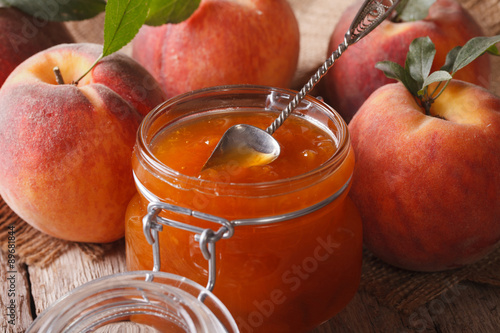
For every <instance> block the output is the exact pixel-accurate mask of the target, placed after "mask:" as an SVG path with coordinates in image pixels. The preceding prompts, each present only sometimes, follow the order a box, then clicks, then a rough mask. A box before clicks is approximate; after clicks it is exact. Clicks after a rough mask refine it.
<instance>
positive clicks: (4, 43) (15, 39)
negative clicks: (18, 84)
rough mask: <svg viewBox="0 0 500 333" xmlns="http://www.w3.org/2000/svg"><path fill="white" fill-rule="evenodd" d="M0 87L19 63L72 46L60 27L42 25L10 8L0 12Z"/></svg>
mask: <svg viewBox="0 0 500 333" xmlns="http://www.w3.org/2000/svg"><path fill="white" fill-rule="evenodd" d="M0 29H1V30H2V33H0V87H1V86H2V84H3V83H4V81H5V79H7V76H9V74H10V73H11V72H12V71H13V70H14V68H16V67H17V65H19V64H20V63H21V62H23V61H24V60H26V59H27V58H29V57H30V56H32V55H33V54H35V53H37V52H40V51H42V50H45V49H47V48H49V47H51V46H54V45H57V44H62V43H72V42H73V37H72V36H71V34H70V33H69V32H68V30H67V29H66V27H65V26H64V24H63V23H60V22H43V21H40V20H38V19H36V18H34V17H32V16H30V15H28V14H25V13H23V12H21V11H20V10H18V9H15V8H13V7H9V8H0Z"/></svg>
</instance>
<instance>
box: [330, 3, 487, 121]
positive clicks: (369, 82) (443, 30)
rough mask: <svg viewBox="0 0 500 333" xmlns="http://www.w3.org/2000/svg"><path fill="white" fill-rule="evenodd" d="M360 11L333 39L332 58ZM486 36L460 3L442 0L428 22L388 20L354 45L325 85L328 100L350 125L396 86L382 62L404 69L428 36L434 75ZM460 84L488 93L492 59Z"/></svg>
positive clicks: (477, 64) (465, 72)
mask: <svg viewBox="0 0 500 333" xmlns="http://www.w3.org/2000/svg"><path fill="white" fill-rule="evenodd" d="M359 7H360V3H356V4H354V5H352V6H350V7H349V8H348V9H347V10H346V12H345V13H344V14H343V15H342V16H341V18H340V20H339V22H338V23H337V26H336V27H335V29H334V31H333V34H332V36H331V38H330V44H329V47H328V52H329V54H330V53H331V52H333V50H335V49H336V48H337V47H338V45H339V44H340V43H341V42H342V41H343V38H344V34H345V33H346V31H347V30H348V28H349V25H350V23H351V21H352V19H353V18H354V15H355V14H356V13H357V11H358V9H359ZM481 35H483V33H482V31H481V28H480V27H479V25H478V24H477V23H476V22H475V21H474V19H473V18H472V16H471V15H470V14H469V13H468V12H467V11H466V10H465V9H464V8H463V7H462V6H461V5H460V4H459V3H457V2H456V1H454V0H437V1H436V2H435V3H434V4H433V5H432V6H431V7H430V9H429V15H428V16H427V17H426V18H425V19H423V20H418V21H413V22H398V23H395V22H391V21H390V20H386V21H384V22H382V23H381V24H380V25H379V26H378V27H377V28H376V29H374V30H373V31H372V32H371V33H370V34H369V35H368V36H366V37H365V38H363V39H362V40H360V41H359V42H358V43H357V44H354V45H352V46H350V47H349V48H348V49H347V50H346V51H345V53H344V55H343V56H342V57H341V58H340V59H339V60H338V61H337V63H336V64H335V65H334V66H333V67H332V68H331V70H330V71H329V72H328V73H327V74H326V76H325V77H324V80H323V81H322V82H321V84H322V89H323V90H324V95H325V100H326V101H327V102H328V103H329V104H330V105H332V106H333V107H334V108H335V109H336V110H337V111H338V112H339V113H340V114H341V115H342V117H343V118H344V119H345V120H346V121H347V122H349V121H350V120H351V118H352V117H353V115H354V114H355V113H356V111H357V110H358V108H359V107H360V106H361V104H363V102H364V101H365V100H366V99H367V98H368V97H369V96H370V94H371V93H372V92H373V91H375V90H376V89H377V88H379V87H381V86H383V85H385V84H387V83H391V82H394V80H392V79H389V78H387V77H386V76H385V75H384V73H383V72H382V71H379V70H377V69H375V64H376V63H377V62H379V61H384V60H390V61H393V62H396V63H398V64H400V65H402V66H404V63H405V59H406V53H407V52H408V48H409V45H410V43H411V42H412V41H413V40H414V39H415V38H417V37H425V36H428V37H430V38H431V40H432V42H433V43H434V44H435V45H436V56H435V60H434V65H433V67H432V70H431V72H433V71H435V70H438V69H439V68H440V67H441V66H443V65H444V63H445V59H446V55H447V53H448V52H449V51H450V50H451V49H452V48H454V47H456V46H463V45H464V44H465V43H466V42H467V41H468V40H469V39H471V38H473V37H476V36H481ZM455 79H458V80H463V81H467V82H470V83H473V84H477V85H480V86H483V87H486V88H488V87H489V84H490V61H489V58H488V56H482V57H480V58H478V59H477V60H476V61H474V62H473V63H472V64H470V65H469V66H467V67H466V68H464V69H462V70H460V71H459V72H457V74H456V75H455Z"/></svg>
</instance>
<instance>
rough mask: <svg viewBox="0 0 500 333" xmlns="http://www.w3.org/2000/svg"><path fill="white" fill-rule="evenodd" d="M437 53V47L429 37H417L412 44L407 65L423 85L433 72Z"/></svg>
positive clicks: (420, 84) (413, 75)
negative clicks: (432, 68) (433, 63)
mask: <svg viewBox="0 0 500 333" xmlns="http://www.w3.org/2000/svg"><path fill="white" fill-rule="evenodd" d="M435 54H436V48H435V46H434V43H432V41H431V39H430V38H429V37H420V38H416V39H414V40H413V41H412V42H411V44H410V49H409V51H408V54H407V55H406V63H405V67H406V68H407V70H408V71H409V72H410V75H411V77H412V78H414V79H415V81H416V82H417V84H418V85H419V86H421V87H422V85H423V83H424V81H425V79H426V78H427V76H429V73H430V72H431V67H432V62H433V61H434V56H435Z"/></svg>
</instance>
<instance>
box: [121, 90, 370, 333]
mask: <svg viewBox="0 0 500 333" xmlns="http://www.w3.org/2000/svg"><path fill="white" fill-rule="evenodd" d="M294 96H295V93H294V92H292V91H288V90H282V89H277V88H268V87H258V86H227V87H215V88H208V89H204V90H200V91H195V92H192V93H188V94H185V95H181V96H178V97H176V98H174V99H171V100H169V101H167V102H165V103H164V104H162V105H160V106H159V107H157V108H156V109H155V110H153V111H151V112H150V113H149V114H148V115H147V116H146V118H145V119H144V120H143V122H142V124H141V126H140V129H139V132H138V139H137V144H136V147H135V150H134V154H133V158H132V160H133V169H134V177H135V180H136V185H137V188H138V193H137V195H136V196H135V197H134V198H133V199H132V201H131V202H130V204H129V207H128V210H127V217H126V251H127V254H126V256H127V266H128V268H129V269H130V270H161V271H165V272H168V273H173V274H176V275H180V276H184V277H186V278H188V279H191V280H193V281H195V282H197V283H199V284H202V285H207V289H208V290H211V291H213V293H214V294H215V296H217V298H218V299H220V300H221V301H222V303H224V305H225V306H226V307H227V308H228V310H229V311H230V312H231V315H232V316H233V317H234V319H235V321H236V323H237V325H238V327H239V330H240V331H241V332H307V331H308V330H310V329H313V328H314V327H316V326H318V325H319V324H321V323H322V322H324V321H326V320H328V319H330V318H331V317H333V316H334V315H335V314H336V313H337V312H339V311H340V310H341V309H342V308H343V307H345V306H346V304H347V303H348V302H349V301H350V300H351V298H352V297H353V296H354V294H355V293H356V291H357V288H358V285H359V280H360V276H361V253H362V230H361V220H360V218H359V215H358V212H357V210H356V208H355V207H354V205H353V204H352V202H351V200H350V199H349V197H348V190H349V188H350V181H351V176H352V173H353V169H354V154H353V151H352V149H351V145H350V139H349V134H348V130H347V125H346V124H345V122H344V121H343V120H342V118H341V117H340V116H339V115H338V114H337V113H336V112H335V111H334V110H333V109H331V108H330V107H329V106H327V105H326V104H324V103H322V102H321V101H320V100H317V99H315V98H313V97H311V96H307V97H306V98H304V100H303V101H302V102H301V103H300V104H299V106H298V107H297V108H296V109H295V110H294V112H293V113H292V115H291V116H290V117H289V118H288V119H287V120H286V121H285V122H284V123H283V125H282V126H281V127H280V128H279V129H278V130H277V131H276V132H275V133H274V135H273V136H274V137H275V138H276V139H277V140H278V142H279V143H280V147H281V153H280V156H279V157H278V158H277V159H276V160H275V161H273V162H272V163H270V164H268V165H264V166H253V167H239V166H238V164H237V163H231V162H228V165H224V166H222V167H218V168H216V169H208V170H205V171H203V172H202V173H200V170H201V168H202V166H203V165H204V163H205V162H206V161H207V159H208V157H209V156H210V154H211V153H212V151H213V149H214V148H215V146H216V144H217V143H218V141H219V140H220V138H221V137H222V135H223V133H224V132H225V130H227V129H228V128H229V127H230V126H232V125H234V124H239V123H245V124H250V125H254V126H256V127H260V128H262V129H265V128H266V127H267V126H269V125H270V124H271V123H272V121H273V120H274V118H275V117H277V115H278V114H279V111H281V110H282V109H284V108H285V107H286V106H287V105H288V103H289V102H290V100H291V99H293V97H294Z"/></svg>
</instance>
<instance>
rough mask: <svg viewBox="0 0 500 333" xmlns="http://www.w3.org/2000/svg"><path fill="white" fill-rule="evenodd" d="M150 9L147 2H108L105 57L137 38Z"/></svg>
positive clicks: (145, 0) (104, 46) (109, 0)
mask: <svg viewBox="0 0 500 333" xmlns="http://www.w3.org/2000/svg"><path fill="white" fill-rule="evenodd" d="M148 8H149V5H148V1H147V0H108V4H107V5H106V17H105V19H104V45H103V51H102V55H103V56H106V55H109V54H111V53H114V52H116V51H118V50H120V49H121V48H122V47H124V46H125V45H127V44H128V43H129V42H130V41H131V40H132V39H133V38H134V37H135V35H136V34H137V32H139V29H140V28H141V26H142V25H143V24H144V22H145V20H146V15H147V13H148Z"/></svg>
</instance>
